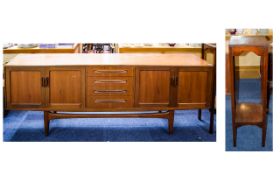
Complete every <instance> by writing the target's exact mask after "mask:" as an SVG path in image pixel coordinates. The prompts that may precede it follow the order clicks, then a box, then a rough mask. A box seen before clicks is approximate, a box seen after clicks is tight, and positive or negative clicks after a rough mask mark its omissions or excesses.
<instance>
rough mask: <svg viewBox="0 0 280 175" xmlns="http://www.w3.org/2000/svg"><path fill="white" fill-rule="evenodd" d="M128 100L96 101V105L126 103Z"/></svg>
mask: <svg viewBox="0 0 280 175" xmlns="http://www.w3.org/2000/svg"><path fill="white" fill-rule="evenodd" d="M125 102H126V100H122V99H117V100H113V99H111V100H110V99H109V100H95V103H125Z"/></svg>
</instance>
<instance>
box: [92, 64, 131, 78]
mask: <svg viewBox="0 0 280 175" xmlns="http://www.w3.org/2000/svg"><path fill="white" fill-rule="evenodd" d="M87 76H97V77H100V76H101V77H104V76H110V77H111V76H113V77H114V76H118V77H126V76H128V77H129V76H134V69H133V67H126V66H111V67H110V66H96V67H87Z"/></svg>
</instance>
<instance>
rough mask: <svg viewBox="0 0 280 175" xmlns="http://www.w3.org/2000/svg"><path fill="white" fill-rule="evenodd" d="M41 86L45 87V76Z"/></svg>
mask: <svg viewBox="0 0 280 175" xmlns="http://www.w3.org/2000/svg"><path fill="white" fill-rule="evenodd" d="M41 86H42V87H45V78H43V77H42V78H41Z"/></svg>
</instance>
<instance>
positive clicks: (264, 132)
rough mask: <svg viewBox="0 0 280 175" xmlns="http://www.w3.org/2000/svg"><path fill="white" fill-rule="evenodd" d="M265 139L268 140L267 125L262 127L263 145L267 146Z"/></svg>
mask: <svg viewBox="0 0 280 175" xmlns="http://www.w3.org/2000/svg"><path fill="white" fill-rule="evenodd" d="M265 141H266V125H264V126H263V127H262V146H263V147H264V146H265Z"/></svg>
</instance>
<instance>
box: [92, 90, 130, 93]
mask: <svg viewBox="0 0 280 175" xmlns="http://www.w3.org/2000/svg"><path fill="white" fill-rule="evenodd" d="M126 92H127V91H126V90H95V91H94V93H96V94H102V93H126Z"/></svg>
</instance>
